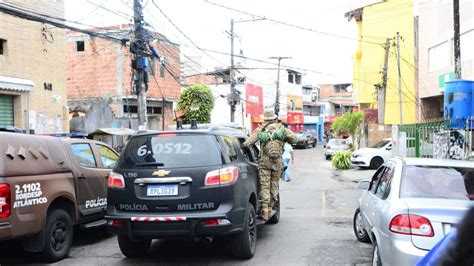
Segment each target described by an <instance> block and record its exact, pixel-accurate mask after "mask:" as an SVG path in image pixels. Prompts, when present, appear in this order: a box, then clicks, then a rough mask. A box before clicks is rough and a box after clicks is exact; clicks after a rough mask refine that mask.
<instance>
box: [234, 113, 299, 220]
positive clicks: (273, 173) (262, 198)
mask: <svg viewBox="0 0 474 266" xmlns="http://www.w3.org/2000/svg"><path fill="white" fill-rule="evenodd" d="M268 123H270V125H268V126H267V127H266V128H265V131H266V132H273V131H275V130H276V129H278V128H284V126H283V125H282V124H281V123H277V122H272V121H269V122H267V123H265V124H263V125H262V126H260V127H258V128H257V129H256V130H255V131H254V132H252V135H250V137H249V139H248V140H247V141H246V142H244V144H243V145H244V146H246V147H249V146H251V145H253V144H255V143H256V142H257V141H258V140H259V138H258V136H259V133H260V132H261V131H262V128H263V127H264V126H265V125H267V124H268ZM285 135H286V138H285V142H288V143H291V144H295V143H296V142H297V141H298V137H297V136H296V135H295V134H294V133H293V132H292V131H291V130H289V129H287V128H285ZM282 144H283V145H284V143H282ZM264 145H265V143H263V144H262V143H260V159H259V165H258V175H259V182H260V191H259V203H260V207H261V210H262V213H261V216H262V219H263V220H268V216H269V214H270V211H271V210H272V208H273V205H274V204H275V202H276V201H277V200H278V182H279V181H280V177H281V175H282V171H283V159H282V158H281V155H282V154H283V149H282V151H281V154H280V157H279V158H276V159H272V158H270V157H269V156H268V155H267V154H265V153H264V152H263V150H264Z"/></svg>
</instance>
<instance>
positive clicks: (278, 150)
mask: <svg viewBox="0 0 474 266" xmlns="http://www.w3.org/2000/svg"><path fill="white" fill-rule="evenodd" d="M270 124H272V123H268V124H266V125H265V126H264V127H263V128H262V130H261V131H260V133H259V134H258V139H259V140H260V143H261V144H262V151H263V154H265V155H266V156H268V157H269V158H270V159H277V158H280V157H281V154H282V153H283V148H284V145H285V138H286V131H285V129H284V128H283V127H282V126H280V127H278V128H277V129H275V130H273V132H271V131H267V130H266V129H267V127H268V126H269V125H270Z"/></svg>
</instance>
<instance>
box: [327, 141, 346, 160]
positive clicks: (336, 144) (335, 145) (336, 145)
mask: <svg viewBox="0 0 474 266" xmlns="http://www.w3.org/2000/svg"><path fill="white" fill-rule="evenodd" d="M350 148H351V146H350V141H348V140H347V139H330V140H329V141H328V143H327V144H326V151H325V152H324V157H326V160H329V159H331V158H332V156H333V155H334V154H335V153H336V152H339V151H347V150H350Z"/></svg>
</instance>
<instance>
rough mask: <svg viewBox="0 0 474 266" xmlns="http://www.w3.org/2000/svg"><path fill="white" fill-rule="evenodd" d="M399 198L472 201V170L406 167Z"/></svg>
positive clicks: (473, 188) (473, 176)
mask: <svg viewBox="0 0 474 266" xmlns="http://www.w3.org/2000/svg"><path fill="white" fill-rule="evenodd" d="M400 197H404V198H441V199H462V200H473V199H474V168H457V167H435V166H406V167H405V170H404V173H403V176H402V180H401V190H400Z"/></svg>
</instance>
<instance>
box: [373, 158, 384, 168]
mask: <svg viewBox="0 0 474 266" xmlns="http://www.w3.org/2000/svg"><path fill="white" fill-rule="evenodd" d="M381 164H382V162H381V160H380V159H379V158H375V159H374V163H373V166H374V168H379V166H380V165H381Z"/></svg>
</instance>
